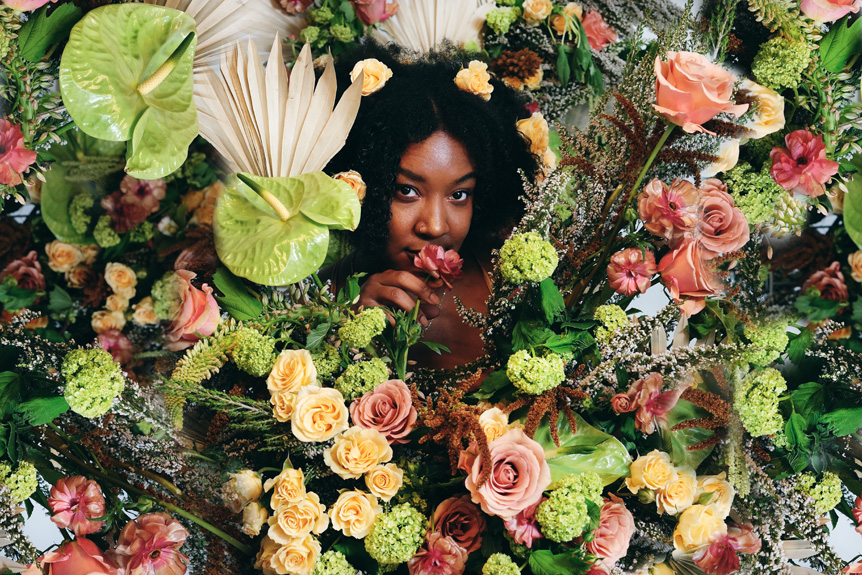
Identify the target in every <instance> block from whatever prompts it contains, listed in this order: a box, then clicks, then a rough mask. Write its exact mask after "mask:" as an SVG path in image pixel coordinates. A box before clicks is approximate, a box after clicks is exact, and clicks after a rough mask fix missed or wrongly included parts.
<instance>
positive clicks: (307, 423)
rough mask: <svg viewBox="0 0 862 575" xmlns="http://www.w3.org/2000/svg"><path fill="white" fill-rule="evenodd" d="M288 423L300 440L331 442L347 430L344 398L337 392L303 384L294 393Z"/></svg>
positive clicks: (327, 388)
mask: <svg viewBox="0 0 862 575" xmlns="http://www.w3.org/2000/svg"><path fill="white" fill-rule="evenodd" d="M290 424H291V428H292V430H293V435H295V436H296V438H297V439H298V440H300V441H304V442H306V443H309V442H320V441H326V440H328V439H332V438H333V437H335V436H336V435H338V434H339V433H341V432H342V431H344V430H345V429H347V427H348V424H347V406H346V405H344V396H343V395H341V392H339V391H338V390H337V389H332V388H329V387H325V388H323V387H317V386H316V385H306V386H305V387H303V388H302V389H300V390H299V393H297V394H296V403H294V404H293V413H292V414H291V416H290Z"/></svg>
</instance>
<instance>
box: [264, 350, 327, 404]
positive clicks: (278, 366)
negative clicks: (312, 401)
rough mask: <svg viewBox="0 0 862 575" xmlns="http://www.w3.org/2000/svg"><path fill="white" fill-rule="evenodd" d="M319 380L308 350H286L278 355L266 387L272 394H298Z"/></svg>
mask: <svg viewBox="0 0 862 575" xmlns="http://www.w3.org/2000/svg"><path fill="white" fill-rule="evenodd" d="M316 379H317V368H316V367H314V362H313V361H312V360H311V354H310V353H309V352H308V350H307V349H299V350H295V349H286V350H284V351H283V352H281V353H280V354H279V355H278V358H276V360H275V364H274V365H273V366H272V371H270V372H269V377H267V378H266V387H267V389H269V392H270V393H272V394H276V393H285V392H288V391H292V392H297V391H299V390H300V388H302V387H305V386H306V385H311V384H312V383H314V382H315V380H316Z"/></svg>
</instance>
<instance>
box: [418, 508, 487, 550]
mask: <svg viewBox="0 0 862 575" xmlns="http://www.w3.org/2000/svg"><path fill="white" fill-rule="evenodd" d="M431 530H432V531H436V532H438V533H440V534H441V535H443V536H444V537H451V538H452V541H454V542H455V543H457V544H458V545H460V546H461V547H463V548H464V549H465V550H466V551H467V553H472V552H473V551H476V550H477V549H479V547H481V546H482V532H483V531H484V530H485V517H484V515H482V512H481V511H479V508H478V507H476V505H475V504H473V503H471V502H470V496H469V495H467V494H464V495H461V496H460V497H457V496H456V497H450V498H449V499H446V500H444V501H443V502H442V503H440V505H438V506H437V509H435V510H434V516H433V517H432V518H431Z"/></svg>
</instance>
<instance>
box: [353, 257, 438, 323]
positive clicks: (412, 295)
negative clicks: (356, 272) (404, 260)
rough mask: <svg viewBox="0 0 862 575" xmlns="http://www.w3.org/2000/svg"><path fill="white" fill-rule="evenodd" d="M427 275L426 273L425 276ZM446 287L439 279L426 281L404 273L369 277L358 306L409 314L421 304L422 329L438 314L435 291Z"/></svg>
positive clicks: (393, 272)
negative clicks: (443, 286) (386, 308)
mask: <svg viewBox="0 0 862 575" xmlns="http://www.w3.org/2000/svg"><path fill="white" fill-rule="evenodd" d="M423 275H424V274H423ZM442 285H443V281H442V280H439V279H432V280H429V281H428V282H427V283H426V282H425V280H424V278H423V277H420V276H418V275H416V274H413V273H410V272H407V271H402V270H386V271H385V272H381V273H379V274H374V275H372V276H369V277H368V279H367V280H366V281H365V283H364V284H362V287H361V288H360V290H359V305H363V306H366V307H371V306H386V307H388V308H390V309H403V310H404V311H410V310H412V309H413V307H414V306H415V305H416V301H417V300H418V301H419V302H420V304H419V323H420V324H422V326H423V327H425V326H427V325H428V322H429V321H430V320H432V319H434V318H435V317H437V316H438V315H440V309H439V308H438V307H437V305H438V304H439V303H440V297H439V296H438V295H437V294H436V293H434V290H435V289H437V288H439V287H440V286H442Z"/></svg>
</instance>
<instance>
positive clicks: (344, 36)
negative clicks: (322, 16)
mask: <svg viewBox="0 0 862 575" xmlns="http://www.w3.org/2000/svg"><path fill="white" fill-rule="evenodd" d="M329 33H330V34H332V37H333V39H335V40H336V41H338V42H353V39H354V38H355V37H356V32H354V31H353V28H351V27H350V26H347V25H345V24H333V25H332V26H330V27H329Z"/></svg>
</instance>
